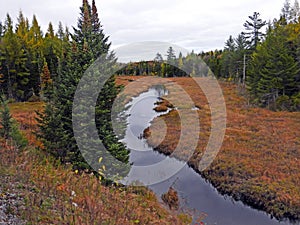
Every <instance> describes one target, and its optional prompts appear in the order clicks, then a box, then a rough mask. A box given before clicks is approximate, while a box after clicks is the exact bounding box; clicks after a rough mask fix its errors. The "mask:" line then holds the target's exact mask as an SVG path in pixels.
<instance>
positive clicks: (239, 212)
mask: <svg viewBox="0 0 300 225" xmlns="http://www.w3.org/2000/svg"><path fill="white" fill-rule="evenodd" d="M166 94H167V91H166V90H163V89H161V88H159V89H158V88H150V89H149V90H148V91H147V92H144V93H142V94H140V95H139V96H138V97H135V98H133V99H132V101H131V102H130V103H129V106H130V107H129V109H128V111H127V113H128V118H127V122H128V125H127V128H126V134H125V137H124V139H123V140H122V141H123V143H124V144H126V146H127V147H128V148H129V149H130V162H131V163H133V166H132V168H131V171H130V173H129V175H128V177H127V178H126V182H127V183H130V182H134V181H137V180H138V181H141V182H142V183H143V184H145V185H147V184H150V185H147V186H148V187H149V188H150V189H151V190H153V191H154V192H155V193H156V195H157V198H158V199H160V196H161V195H162V194H163V193H166V192H167V191H168V189H169V187H170V186H172V187H173V188H174V189H175V190H176V191H177V192H178V195H179V198H180V207H181V210H183V211H184V212H187V211H189V212H193V211H194V212H198V214H199V213H204V214H205V218H204V219H203V220H202V221H203V222H204V223H205V224H209V225H291V224H294V225H295V224H298V225H299V224H300V223H291V222H289V221H278V220H276V219H274V218H271V217H270V215H268V214H267V213H265V212H263V211H259V210H256V209H253V208H251V207H249V206H247V205H245V204H243V203H242V202H240V201H235V200H233V199H232V198H231V197H228V196H223V195H221V194H219V193H218V191H217V190H216V189H215V188H214V187H213V186H212V185H211V184H210V183H209V182H207V181H206V180H205V179H203V178H202V177H201V176H200V175H199V174H198V173H196V172H195V171H194V170H193V169H192V168H190V167H189V166H188V165H187V164H186V163H183V162H180V161H178V160H176V159H174V158H170V157H168V156H165V155H163V154H160V153H158V152H157V151H154V150H153V148H152V147H151V146H149V145H148V144H147V141H146V140H145V139H144V138H142V135H143V132H144V130H145V129H146V128H147V127H149V126H150V122H151V121H152V120H153V119H154V118H155V117H157V116H159V115H161V114H163V113H156V112H155V111H154V110H153V108H154V106H155V103H156V102H157V101H158V100H159V97H162V96H163V95H166ZM160 162H164V163H166V162H167V164H170V165H172V166H173V168H182V169H181V170H180V171H179V172H178V173H176V174H174V175H173V176H172V177H170V178H168V179H166V180H162V181H161V182H158V183H156V184H151V181H153V179H154V177H155V176H157V177H159V176H160V174H158V172H157V171H155V168H157V166H156V165H158V164H159V163H160ZM153 171H154V172H153Z"/></svg>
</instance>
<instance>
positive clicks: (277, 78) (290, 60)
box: [248, 27, 299, 106]
mask: <svg viewBox="0 0 300 225" xmlns="http://www.w3.org/2000/svg"><path fill="white" fill-rule="evenodd" d="M250 65H251V66H250V71H249V79H248V86H249V89H250V93H251V94H252V96H253V97H254V99H255V100H256V101H257V102H259V103H260V104H262V105H263V106H270V105H271V104H273V105H274V104H275V105H276V101H277V99H278V98H279V97H280V96H291V95H293V93H295V91H296V85H295V81H296V76H297V74H298V73H299V65H298V63H297V61H296V60H295V59H294V57H293V56H292V52H291V50H290V48H289V46H288V40H287V35H286V31H285V29H284V28H283V27H277V28H276V29H275V30H272V31H270V32H269V34H268V35H267V38H266V40H265V42H263V43H262V45H261V46H259V47H258V48H257V52H255V53H254V54H253V57H252V61H251V63H250Z"/></svg>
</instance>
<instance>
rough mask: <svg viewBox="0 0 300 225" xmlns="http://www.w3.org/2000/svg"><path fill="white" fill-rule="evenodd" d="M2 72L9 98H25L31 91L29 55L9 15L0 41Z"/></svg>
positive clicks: (5, 91)
mask: <svg viewBox="0 0 300 225" xmlns="http://www.w3.org/2000/svg"><path fill="white" fill-rule="evenodd" d="M0 61H1V65H2V67H1V73H2V74H3V80H4V82H3V87H4V90H3V91H4V93H5V94H6V95H7V96H8V97H9V98H14V99H16V100H19V101H22V100H25V99H26V97H27V96H28V92H29V87H28V85H29V75H30V73H29V71H28V68H27V66H26V61H27V56H26V52H25V50H24V47H23V46H22V42H21V41H20V39H19V38H18V36H17V35H16V34H15V33H14V31H13V22H12V19H11V17H10V16H9V15H7V17H6V21H5V33H4V36H3V38H2V40H1V43H0Z"/></svg>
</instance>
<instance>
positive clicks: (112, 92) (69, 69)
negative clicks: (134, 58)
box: [39, 0, 129, 169]
mask: <svg viewBox="0 0 300 225" xmlns="http://www.w3.org/2000/svg"><path fill="white" fill-rule="evenodd" d="M80 10H81V13H80V17H79V19H78V24H77V28H74V34H72V35H71V38H72V41H71V46H70V49H69V51H68V52H67V55H66V56H65V57H64V64H62V65H61V75H60V77H61V78H60V82H59V83H56V84H55V93H54V97H53V99H51V100H50V102H49V103H48V104H47V107H46V110H45V113H44V115H40V116H41V119H40V120H39V121H40V129H41V137H42V139H43V142H44V145H45V147H46V149H47V150H48V151H49V152H51V153H52V154H53V155H55V156H57V157H59V158H60V159H61V160H62V161H63V162H72V163H73V165H74V168H77V169H86V168H88V169H91V167H90V166H92V167H93V169H95V166H97V165H96V164H99V162H98V159H99V158H101V157H102V158H103V160H104V161H105V160H106V161H107V160H108V163H109V156H108V155H104V154H105V153H104V151H100V150H101V149H94V148H90V149H89V152H85V150H84V152H82V154H83V155H84V157H85V159H88V161H89V163H91V164H92V165H88V164H87V162H86V161H85V159H84V158H83V155H82V154H81V152H80V151H79V149H78V146H77V144H76V141H75V137H74V132H73V124H72V107H73V102H72V101H73V99H74V95H75V91H76V88H77V85H78V83H79V81H80V79H81V78H82V76H83V75H84V73H85V72H86V70H87V69H88V68H89V67H90V65H91V64H92V63H93V62H94V61H95V60H97V58H98V57H99V56H101V55H102V56H101V57H102V59H103V54H104V53H105V54H104V64H105V66H104V68H102V69H101V70H97V71H94V72H93V73H97V74H98V73H99V71H101V73H102V72H107V70H109V68H110V67H112V66H113V65H114V62H115V61H116V60H115V58H114V54H113V53H109V52H108V51H109V46H110V43H108V38H107V37H106V36H105V35H104V33H103V30H102V28H101V25H100V22H99V19H98V14H97V8H96V6H95V4H94V2H93V7H91V6H90V5H89V3H88V1H87V0H83V4H82V7H81V8H80ZM60 30H61V29H60ZM60 32H61V31H60ZM61 36H62V35H61ZM101 57H100V58H101ZM100 75H101V74H100ZM99 78H100V79H101V76H100V77H99ZM98 82H99V81H98ZM95 83H97V81H95ZM85 88H87V89H89V88H88V87H85ZM83 91H84V90H83ZM90 91H91V90H90ZM92 91H93V90H92ZM95 92H96V91H93V93H95ZM93 93H92V94H91V95H94V94H93ZM117 93H118V89H116V87H115V84H114V77H111V78H110V79H109V80H108V81H107V82H106V83H105V85H104V87H103V88H102V90H101V93H100V94H99V97H98V100H97V105H96V108H95V113H96V126H97V129H98V135H99V136H100V138H101V140H102V143H103V144H104V146H105V147H106V148H107V149H108V150H109V151H110V152H111V154H112V155H113V156H114V157H115V158H117V159H118V160H120V161H121V162H124V163H127V162H128V159H129V152H128V150H126V149H125V147H124V145H123V144H121V143H120V142H119V141H118V139H117V138H116V136H115V135H114V133H113V128H112V124H111V108H112V104H113V102H114V99H115V98H116V95H117ZM84 100H85V103H89V102H90V101H91V96H86V98H85V99H84ZM83 105H86V104H83ZM83 107H84V106H83ZM76 110H77V109H74V111H73V116H75V117H77V118H81V117H82V115H81V113H80V109H78V110H79V111H76ZM90 122H91V121H89V122H88V123H87V124H80V126H79V127H80V130H79V131H77V132H84V131H86V130H88V129H89V127H88V126H87V125H88V124H89V123H90ZM53 140H54V141H55V142H56V144H54V145H53V144H52V143H51V142H53ZM87 140H88V141H89V142H90V143H87V145H89V146H90V145H93V142H94V141H95V143H96V142H97V140H93V139H91V138H90V137H87V138H85V140H81V141H83V142H85V141H87ZM101 154H103V155H101ZM90 155H92V158H91V156H90Z"/></svg>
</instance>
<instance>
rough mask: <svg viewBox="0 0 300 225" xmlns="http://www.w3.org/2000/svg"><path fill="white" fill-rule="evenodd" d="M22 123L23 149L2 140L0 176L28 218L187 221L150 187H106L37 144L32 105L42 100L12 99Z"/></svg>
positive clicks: (79, 221)
mask: <svg viewBox="0 0 300 225" xmlns="http://www.w3.org/2000/svg"><path fill="white" fill-rule="evenodd" d="M10 108H11V112H12V114H13V116H14V117H15V118H16V120H17V121H18V122H20V123H21V129H22V130H23V132H24V133H25V134H26V136H27V137H29V138H30V140H31V141H30V146H28V148H27V149H26V150H24V151H23V152H19V151H18V150H17V149H15V148H12V147H11V146H10V145H9V143H5V141H4V140H1V143H2V146H1V147H0V178H1V179H4V178H5V179H6V180H9V182H8V183H7V184H3V185H6V186H16V187H17V188H18V189H19V191H20V193H21V196H22V198H23V199H24V201H25V203H24V204H25V208H23V207H20V209H19V210H20V212H18V214H20V215H22V216H23V218H24V219H25V220H26V221H27V222H28V224H87V225H90V224H189V223H190V217H188V216H186V215H180V216H177V215H176V213H175V212H170V211H168V210H167V209H166V207H163V206H162V205H161V204H160V203H159V202H158V201H157V199H156V196H155V195H154V193H152V192H150V191H149V190H147V189H146V188H142V187H128V188H124V187H121V186H117V185H116V186H114V187H106V186H103V185H102V184H101V182H100V181H99V180H98V179H97V178H96V177H95V176H93V175H91V174H86V173H78V172H77V171H75V172H74V171H72V170H71V166H70V165H61V164H60V163H59V162H58V161H57V160H55V159H53V158H52V157H51V156H49V155H46V154H45V153H44V152H43V151H40V150H37V149H36V146H37V145H38V146H39V145H40V143H38V142H36V139H35V138H34V135H33V132H34V131H35V130H36V122H35V120H34V117H35V113H34V111H35V110H42V108H43V104H42V103H20V104H19V103H18V104H11V105H10Z"/></svg>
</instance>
